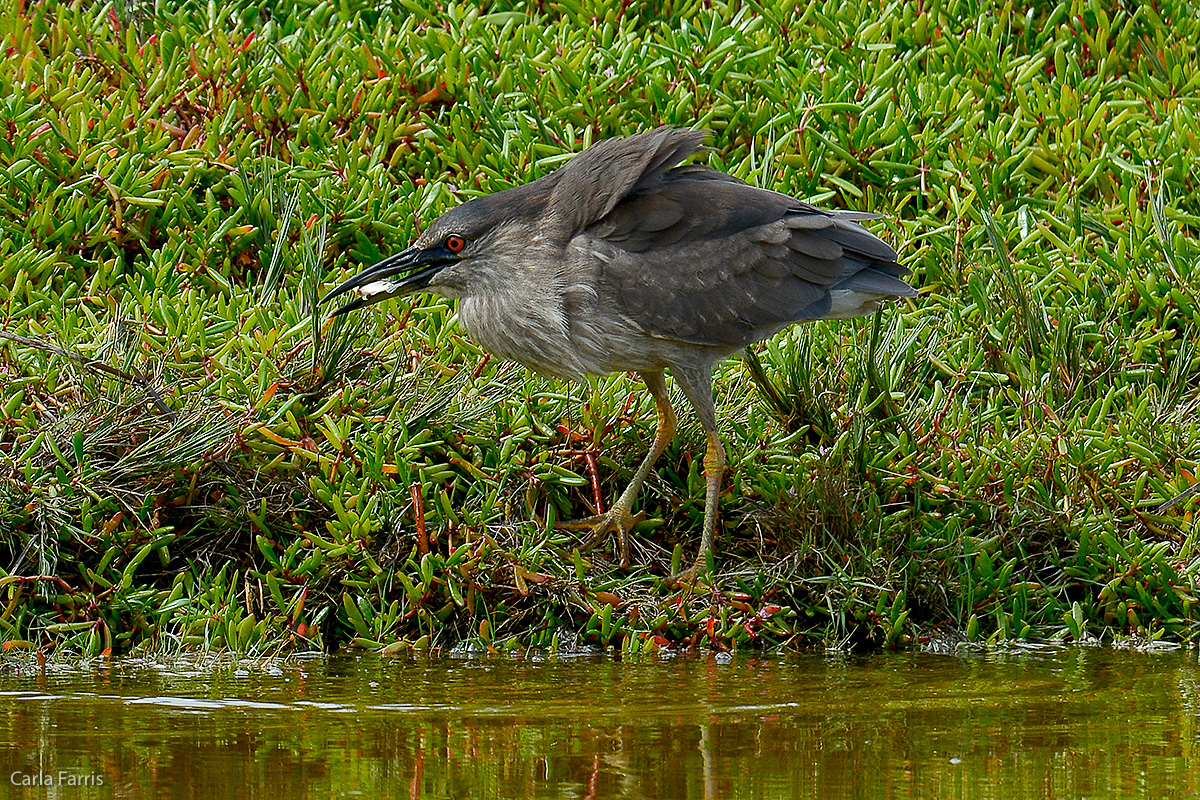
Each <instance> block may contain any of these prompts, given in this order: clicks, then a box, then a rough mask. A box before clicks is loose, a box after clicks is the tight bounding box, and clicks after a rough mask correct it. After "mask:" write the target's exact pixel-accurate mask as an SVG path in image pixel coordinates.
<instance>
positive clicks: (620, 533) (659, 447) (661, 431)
mask: <svg viewBox="0 0 1200 800" xmlns="http://www.w3.org/2000/svg"><path fill="white" fill-rule="evenodd" d="M640 374H641V377H642V380H643V381H645V382H646V388H647V389H648V390H649V391H650V394H651V396H652V397H653V398H654V405H655V408H656V409H657V410H658V427H657V428H656V429H655V431H654V442H653V443H652V444H651V445H650V452H648V453H646V457H645V458H644V459H642V463H641V464H640V465H639V466H638V468H637V472H635V473H633V478H632V479H631V480H630V481H629V485H628V486H626V487H625V491H623V492H621V496H620V497H619V498H618V499H617V502H616V503H614V504H613V507H612V508H610V509H609V510H608V513H607V514H598V515H597V516H594V517H588V518H587V519H581V520H576V521H573V522H568V523H565V524H564V525H563V527H565V528H574V529H591V531H592V536H591V538H590V539H588V541H586V542H584V544H583V547H584V549H590V548H593V547H596V546H597V545H599V544H601V543H602V542H603V541H604V540H605V539H607V538H608V537H609V536H611V535H613V534H616V537H617V546H618V549H619V550H620V554H621V566H622V567H627V566H629V532H630V531H631V530H632V529H633V526H634V525H636V524H638V523H639V522H641V521H642V520H643V519H645V518H646V515H645V514H644V513H642V514H637V515H636V516H635V515H634V513H633V503H634V501H635V500H636V499H637V495H638V492H639V491H640V490H641V488H642V483H643V482H644V481H645V480H646V476H647V475H649V474H650V470H651V468H652V467H653V466H654V462H655V461H657V460H658V457H659V456H661V455H662V453H663V451H664V450H666V449H667V445H668V444H670V443H671V440H672V439H673V438H675V430H676V428H677V423H676V420H675V410H674V409H673V408H671V400H670V398H669V396H668V395H667V382H666V379H665V378H664V377H663V374H662V373H661V372H643V373H640ZM719 446H720V445H719V444H718V447H719ZM705 463H706V464H707V461H706V462H705Z"/></svg>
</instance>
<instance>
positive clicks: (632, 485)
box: [322, 128, 916, 574]
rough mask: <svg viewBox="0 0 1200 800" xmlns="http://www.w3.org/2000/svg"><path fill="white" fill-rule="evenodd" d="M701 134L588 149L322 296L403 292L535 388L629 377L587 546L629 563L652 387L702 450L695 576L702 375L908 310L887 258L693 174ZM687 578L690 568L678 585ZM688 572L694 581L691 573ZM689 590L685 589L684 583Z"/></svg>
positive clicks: (672, 132)
mask: <svg viewBox="0 0 1200 800" xmlns="http://www.w3.org/2000/svg"><path fill="white" fill-rule="evenodd" d="M703 138H704V135H703V133H701V132H700V131H695V130H680V129H675V128H659V129H657V130H654V131H650V132H647V133H641V134H638V135H636V136H630V137H628V138H624V139H609V140H606V141H603V142H599V143H597V144H596V145H594V146H592V147H590V148H588V149H587V150H586V151H584V152H583V153H581V154H580V155H578V156H576V157H575V158H574V159H572V160H571V161H570V162H569V163H568V164H567V165H566V166H564V167H562V168H561V169H559V170H556V171H555V172H552V173H551V174H549V175H547V176H545V177H543V178H540V179H538V180H536V181H533V182H532V183H528V184H525V185H524V186H518V187H516V188H513V189H509V190H507V191H503V192H498V193H496V194H493V195H488V196H486V197H480V198H477V199H475V200H471V201H469V202H467V203H464V204H463V205H461V206H458V207H457V208H455V209H452V210H450V211H447V212H446V213H445V214H443V215H442V216H441V217H439V218H438V219H437V220H435V221H434V223H433V224H432V225H430V226H429V228H428V229H426V230H425V232H424V233H422V234H421V235H420V236H419V237H418V238H417V240H416V241H415V242H414V243H413V244H412V245H411V246H410V247H408V248H407V249H406V250H403V251H401V252H399V253H397V254H395V255H393V256H391V257H389V258H386V259H384V260H383V261H381V262H379V263H378V264H376V265H375V266H373V267H371V268H369V269H366V270H364V271H363V272H361V273H359V274H358V275H356V276H355V277H353V278H351V279H350V280H348V281H346V282H345V283H343V284H342V285H340V286H338V287H337V288H336V289H334V290H333V291H331V292H330V293H329V294H328V295H326V296H325V298H324V299H323V300H322V302H325V301H326V300H329V299H330V298H333V297H337V296H338V295H340V294H342V293H344V292H347V291H350V290H351V289H354V290H356V291H357V292H358V294H359V295H360V297H359V298H358V299H356V300H354V301H353V302H350V303H348V304H346V305H345V306H343V307H342V308H341V309H339V310H338V311H337V312H336V313H339V314H340V313H344V312H346V311H349V310H351V309H354V308H358V307H359V306H362V305H365V304H367V303H373V302H375V301H378V300H382V299H384V298H388V297H394V296H397V295H403V294H408V293H411V292H416V291H422V290H424V291H430V292H436V293H438V294H442V295H445V296H447V297H457V298H458V300H459V314H458V316H459V320H460V321H461V322H462V324H463V326H464V327H465V328H466V329H467V331H468V332H469V333H470V334H471V336H472V337H474V338H475V340H476V341H478V342H479V344H481V345H482V346H483V347H484V348H486V349H487V350H489V351H491V352H492V353H494V354H496V355H498V356H501V357H503V358H509V359H512V360H514V361H518V362H520V363H522V364H524V365H525V366H526V367H529V368H530V369H533V370H535V371H537V372H540V373H543V374H545V375H549V376H554V377H560V378H572V379H580V378H582V377H583V376H584V375H603V374H606V373H610V372H624V371H636V372H637V373H638V374H639V375H640V376H641V378H642V380H644V381H645V383H646V388H647V389H649V390H650V394H651V395H652V396H653V397H654V402H655V404H656V405H657V407H658V429H657V431H656V433H655V436H654V443H653V444H652V445H651V446H650V452H649V453H648V454H647V455H646V457H645V459H643V461H642V463H641V465H640V466H639V467H638V469H637V471H636V472H635V473H634V475H633V479H632V480H631V481H630V482H629V486H628V487H627V488H626V489H625V491H624V492H623V493H622V494H621V497H620V498H619V499H618V500H617V502H616V503H615V504H614V505H613V507H612V508H611V509H610V510H609V511H608V513H606V514H602V515H600V516H597V517H592V518H590V519H587V520H581V521H580V522H581V525H580V527H582V526H586V527H589V528H591V529H592V531H593V532H594V536H593V538H592V539H591V541H590V543H589V546H594V545H596V544H598V543H600V542H602V541H603V540H604V539H605V538H607V537H608V536H609V535H613V534H615V535H616V537H617V541H618V543H619V547H620V553H621V563H622V564H627V563H628V561H629V530H630V528H632V527H633V525H634V524H636V523H637V522H638V521H639V520H640V519H642V518H644V515H642V514H639V515H636V516H635V515H634V514H633V504H634V499H635V498H636V496H637V493H638V490H639V488H640V487H641V485H642V481H643V480H645V478H646V475H647V474H648V473H649V471H650V468H651V466H652V465H653V464H654V461H655V460H656V459H657V458H658V456H659V455H660V454H661V453H662V452H663V450H664V449H665V448H666V446H667V444H668V443H669V442H670V441H671V439H672V437H673V436H674V435H675V429H676V423H675V413H674V411H673V410H672V408H671V404H670V401H669V400H668V396H667V385H666V382H665V380H664V377H663V372H664V370H666V369H668V368H670V370H671V374H672V376H673V377H674V379H675V382H676V383H678V384H679V387H680V388H681V389H682V390H683V393H684V395H686V396H687V398H688V400H689V401H690V402H691V405H692V407H693V408H694V409H695V410H696V415H697V416H698V417H699V419H700V424H701V425H702V426H703V428H704V432H705V434H706V435H707V437H708V450H707V453H706V454H705V456H704V474H705V480H706V483H707V493H706V496H705V505H704V532H703V538H702V540H701V545H700V556H699V558H698V559H697V561H696V564H697V565H699V564H700V563H702V562H703V560H704V558H705V553H706V551H708V550H709V549H710V548H711V547H712V544H713V535H714V531H715V529H716V516H717V497H718V493H719V490H720V486H721V477H722V472H723V469H724V466H725V452H724V449H723V448H722V447H721V442H720V439H719V438H718V436H717V418H716V411H715V409H714V407H713V400H712V371H713V367H714V366H715V365H716V363H717V362H718V361H719V360H720V359H722V358H724V357H725V356H727V355H729V354H731V353H733V352H734V351H735V350H738V349H740V348H743V347H745V346H747V345H749V344H752V343H753V342H757V341H759V340H760V339H765V338H767V337H768V336H771V335H772V334H774V333H776V332H778V331H780V330H782V329H783V328H786V327H787V326H788V325H791V324H792V323H794V322H802V321H805V320H814V319H836V318H842V317H852V316H857V315H860V314H866V313H870V312H872V311H874V310H876V309H877V308H878V307H879V303H880V301H882V300H887V299H891V298H896V297H914V296H915V295H916V292H915V291H914V290H913V288H912V287H911V286H909V285H908V284H907V283H905V282H904V281H902V280H901V278H902V277H903V276H905V275H909V274H910V271H909V270H908V269H906V268H905V267H902V266H900V265H899V264H898V263H896V251H895V250H893V249H892V248H891V247H889V246H888V245H886V244H884V243H883V242H882V241H881V240H880V239H878V238H877V237H875V236H874V235H873V234H871V233H870V232H868V231H867V230H866V229H865V228H863V227H862V226H861V225H859V224H857V221H858V220H863V219H870V218H872V215H869V214H860V213H856V212H846V211H823V210H821V209H818V208H815V207H813V206H811V205H809V204H807V203H803V202H801V201H799V200H796V199H794V198H792V197H788V196H787V195H783V194H779V193H777V192H772V191H769V190H766V189H759V188H756V187H754V186H750V185H749V184H746V183H744V182H742V181H740V180H738V179H737V178H734V177H732V176H730V175H726V174H724V173H722V172H717V171H716V170H712V169H708V168H706V167H701V166H695V165H693V166H683V167H680V166H676V165H677V164H678V163H679V162H680V161H682V160H683V159H684V158H686V157H688V156H689V155H692V154H693V153H695V152H697V151H698V150H699V149H700V148H701V145H702V143H703ZM693 569H694V568H693ZM689 572H691V570H689ZM685 574H687V573H685Z"/></svg>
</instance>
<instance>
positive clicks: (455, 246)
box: [446, 234, 467, 253]
mask: <svg viewBox="0 0 1200 800" xmlns="http://www.w3.org/2000/svg"><path fill="white" fill-rule="evenodd" d="M466 246H467V240H466V239H464V238H463V237H461V236H456V235H454V234H451V235H450V236H447V237H446V249H447V250H449V251H450V252H451V253H461V252H462V251H463V248H464V247H466Z"/></svg>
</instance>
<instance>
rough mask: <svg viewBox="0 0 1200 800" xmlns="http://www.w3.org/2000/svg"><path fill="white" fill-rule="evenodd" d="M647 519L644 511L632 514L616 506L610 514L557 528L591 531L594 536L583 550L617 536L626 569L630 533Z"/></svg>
mask: <svg viewBox="0 0 1200 800" xmlns="http://www.w3.org/2000/svg"><path fill="white" fill-rule="evenodd" d="M645 519H646V513H645V512H644V511H639V512H638V513H636V514H631V513H629V509H627V508H624V507H623V506H620V505H616V506H613V507H612V508H611V509H609V510H608V513H605V514H597V515H596V516H594V517H585V518H584V519H575V520H570V521H569V522H561V523H559V524H558V526H557V527H560V528H566V529H567V530H574V531H579V530H585V531H586V530H590V531H591V532H592V535H591V536H590V537H588V538H587V539H586V540H585V541H584V542H583V543H582V544H581V545H580V549H581V550H591V549H592V548H595V547H598V546H600V545H601V544H603V543H604V540H605V539H607V538H608V537H610V536H613V535H616V537H617V548H618V550H619V551H620V555H621V567H622V568H625V567H628V566H629V533H630V531H632V530H633V526H634V525H637V524H638V523H639V522H642V521H643V520H645Z"/></svg>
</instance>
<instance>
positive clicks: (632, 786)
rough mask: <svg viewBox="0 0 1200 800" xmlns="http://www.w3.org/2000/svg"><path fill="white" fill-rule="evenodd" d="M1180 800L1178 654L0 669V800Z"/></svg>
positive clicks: (353, 660) (1190, 711) (1190, 759)
mask: <svg viewBox="0 0 1200 800" xmlns="http://www.w3.org/2000/svg"><path fill="white" fill-rule="evenodd" d="M1198 791H1200V667H1198V666H1197V661H1196V655H1195V653H1189V652H1185V651H1175V652H1165V653H1164V652H1155V653H1147V652H1129V651H1113V650H1107V649H1099V648H1049V647H1042V648H1010V649H1006V650H1004V651H990V652H982V653H973V654H959V655H933V654H928V653H905V654H885V655H872V656H864V657H857V656H844V655H839V656H829V655H811V656H762V655H739V656H735V657H733V658H729V657H728V656H724V657H720V658H718V657H714V656H711V655H709V656H704V657H683V656H677V657H674V658H666V659H655V660H645V661H640V662H637V663H628V662H626V663H622V662H620V661H617V660H613V659H611V658H607V657H600V656H595V657H544V658H537V657H531V656H525V657H523V658H514V657H508V656H505V657H489V658H452V657H427V658H402V659H385V658H381V657H377V656H361V657H353V656H341V657H329V658H298V659H290V660H286V661H272V662H261V661H244V662H234V663H229V662H215V663H214V662H210V663H198V662H186V661H184V662H180V661H175V662H172V663H147V662H134V661H127V662H122V661H113V662H111V663H108V664H106V665H102V666H93V667H89V668H87V669H82V668H78V667H76V668H71V669H67V668H53V667H51V668H48V669H47V671H46V672H45V673H44V674H41V673H39V672H37V671H35V670H28V669H27V668H21V669H17V668H14V667H12V666H9V668H8V669H3V668H0V797H3V798H8V797H12V798H26V797H28V798H108V797H122V798H124V797H128V798H206V799H207V798H270V799H271V800H280V799H281V798H293V797H294V798H300V797H319V798H327V797H367V798H410V797H431V798H440V797H462V798H492V797H514V798H551V797H553V798H559V797H562V798H625V797H628V798H643V797H644V798H673V797H680V798H741V797H763V798H788V797H813V798H844V797H846V798H858V797H861V798H926V797H928V798H992V797H994V798H1012V797H1031V798H1035V797H1036V798H1059V797H1063V798H1067V797H1070V798H1078V797H1089V798H1105V797H1111V798H1141V797H1146V798H1150V797H1154V798H1160V797H1197V796H1198V794H1197V793H1198Z"/></svg>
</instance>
